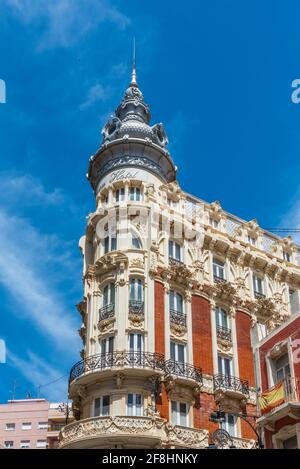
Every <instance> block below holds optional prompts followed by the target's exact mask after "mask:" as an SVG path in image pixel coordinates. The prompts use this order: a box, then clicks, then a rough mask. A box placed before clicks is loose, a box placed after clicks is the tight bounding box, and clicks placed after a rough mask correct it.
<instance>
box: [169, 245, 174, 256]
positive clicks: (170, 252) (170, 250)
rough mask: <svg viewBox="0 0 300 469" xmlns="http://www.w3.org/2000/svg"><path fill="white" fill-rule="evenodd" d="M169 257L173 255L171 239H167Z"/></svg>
mask: <svg viewBox="0 0 300 469" xmlns="http://www.w3.org/2000/svg"><path fill="white" fill-rule="evenodd" d="M169 257H173V241H169Z"/></svg>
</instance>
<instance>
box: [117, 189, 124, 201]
mask: <svg viewBox="0 0 300 469" xmlns="http://www.w3.org/2000/svg"><path fill="white" fill-rule="evenodd" d="M123 200H125V188H124V187H121V188H120V189H117V190H116V202H122V201H123Z"/></svg>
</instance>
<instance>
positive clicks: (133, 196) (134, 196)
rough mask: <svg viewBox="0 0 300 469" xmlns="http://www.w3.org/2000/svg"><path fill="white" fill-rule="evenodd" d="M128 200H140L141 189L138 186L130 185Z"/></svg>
mask: <svg viewBox="0 0 300 469" xmlns="http://www.w3.org/2000/svg"><path fill="white" fill-rule="evenodd" d="M129 200H134V201H139V200H141V189H140V188H139V187H130V189H129Z"/></svg>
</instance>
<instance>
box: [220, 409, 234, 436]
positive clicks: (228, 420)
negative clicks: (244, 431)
mask: <svg viewBox="0 0 300 469" xmlns="http://www.w3.org/2000/svg"><path fill="white" fill-rule="evenodd" d="M221 428H222V429H223V430H226V431H227V432H228V433H229V435H230V436H232V437H235V436H237V428H236V417H235V416H234V415H232V414H227V413H226V414H225V419H224V422H222V423H221Z"/></svg>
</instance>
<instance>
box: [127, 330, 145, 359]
mask: <svg viewBox="0 0 300 469" xmlns="http://www.w3.org/2000/svg"><path fill="white" fill-rule="evenodd" d="M142 352H143V336H142V334H138V333H133V334H129V361H130V365H131V366H135V365H136V366H142V361H143V353H142Z"/></svg>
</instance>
